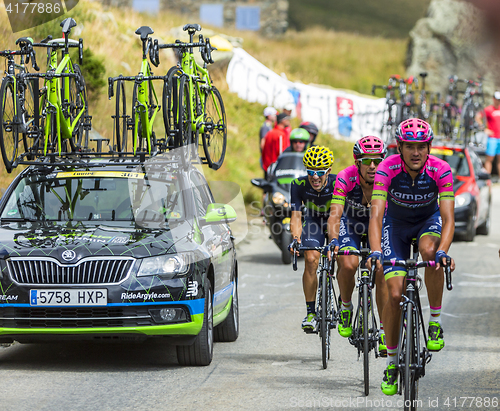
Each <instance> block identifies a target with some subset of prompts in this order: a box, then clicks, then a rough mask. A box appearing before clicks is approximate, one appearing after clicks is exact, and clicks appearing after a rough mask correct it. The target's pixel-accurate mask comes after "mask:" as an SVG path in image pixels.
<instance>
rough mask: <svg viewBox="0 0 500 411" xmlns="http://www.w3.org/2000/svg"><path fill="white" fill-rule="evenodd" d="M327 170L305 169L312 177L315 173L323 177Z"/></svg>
mask: <svg viewBox="0 0 500 411" xmlns="http://www.w3.org/2000/svg"><path fill="white" fill-rule="evenodd" d="M327 171H328V170H307V175H308V176H311V177H313V176H314V175H315V174H316V175H317V176H318V177H323V176H324V175H325V174H326V173H327Z"/></svg>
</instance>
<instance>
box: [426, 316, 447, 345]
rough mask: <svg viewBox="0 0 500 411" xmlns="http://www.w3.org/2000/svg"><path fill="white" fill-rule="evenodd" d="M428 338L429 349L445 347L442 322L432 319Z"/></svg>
mask: <svg viewBox="0 0 500 411" xmlns="http://www.w3.org/2000/svg"><path fill="white" fill-rule="evenodd" d="M427 338H428V339H427V349H428V350H429V351H440V350H441V349H442V348H443V347H444V339H443V327H441V324H439V323H436V322H433V321H431V322H430V323H429V336H428V337H427Z"/></svg>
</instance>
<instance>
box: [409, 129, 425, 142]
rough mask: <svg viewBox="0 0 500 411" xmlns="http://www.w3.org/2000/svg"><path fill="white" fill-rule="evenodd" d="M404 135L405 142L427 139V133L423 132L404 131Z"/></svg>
mask: <svg viewBox="0 0 500 411" xmlns="http://www.w3.org/2000/svg"><path fill="white" fill-rule="evenodd" d="M404 135H405V137H406V140H407V141H422V140H426V139H427V133H426V132H425V131H417V132H415V133H414V132H413V131H405V132H404Z"/></svg>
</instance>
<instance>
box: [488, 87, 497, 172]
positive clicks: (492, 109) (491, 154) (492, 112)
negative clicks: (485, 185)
mask: <svg viewBox="0 0 500 411" xmlns="http://www.w3.org/2000/svg"><path fill="white" fill-rule="evenodd" d="M484 112H485V114H486V121H487V128H486V129H485V130H484V131H485V132H486V134H488V143H487V145H486V161H485V162H484V168H485V169H486V171H487V172H488V173H490V174H491V169H492V167H493V159H494V158H495V156H496V158H497V168H498V174H499V175H500V91H495V93H494V94H493V104H492V105H490V106H488V107H486V108H485V109H484Z"/></svg>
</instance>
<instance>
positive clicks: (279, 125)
mask: <svg viewBox="0 0 500 411" xmlns="http://www.w3.org/2000/svg"><path fill="white" fill-rule="evenodd" d="M289 126H290V117H289V116H287V115H286V114H285V113H280V114H278V117H277V122H276V126H274V128H273V129H272V130H271V131H269V133H267V135H266V137H265V142H264V147H263V148H262V166H263V168H264V171H265V170H267V168H268V167H269V166H270V165H271V164H272V163H274V162H275V161H276V160H277V158H278V157H279V155H280V154H281V153H282V152H283V151H284V150H285V149H286V148H287V147H288V146H289V145H290V138H289V137H288V136H287V135H286V132H285V128H286V127H289Z"/></svg>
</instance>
